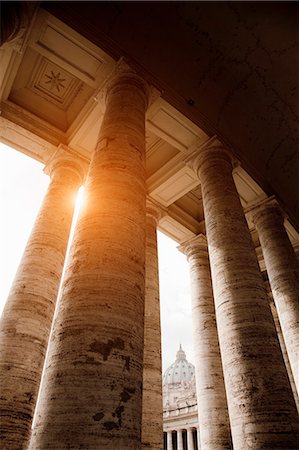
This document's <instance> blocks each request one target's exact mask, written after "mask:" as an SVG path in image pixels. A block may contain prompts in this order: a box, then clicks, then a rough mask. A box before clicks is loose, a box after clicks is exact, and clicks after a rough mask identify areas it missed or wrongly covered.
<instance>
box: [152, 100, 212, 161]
mask: <svg viewBox="0 0 299 450" xmlns="http://www.w3.org/2000/svg"><path fill="white" fill-rule="evenodd" d="M146 119H147V127H148V129H149V130H151V131H152V132H153V133H155V134H156V135H157V136H160V137H161V138H162V139H164V140H165V141H166V142H169V144H171V145H173V146H174V147H175V148H177V149H178V150H180V151H181V152H183V153H185V154H188V153H189V152H190V150H189V149H190V148H193V147H194V145H195V143H196V145H200V143H201V142H204V141H206V140H208V139H209V137H208V136H207V135H206V134H205V133H204V132H203V131H202V130H201V129H200V128H199V127H197V126H196V125H194V123H192V122H191V121H190V120H188V119H187V118H186V117H184V116H183V115H182V114H181V113H179V112H178V111H177V110H176V109H175V108H173V107H172V106H171V105H169V103H167V102H166V101H165V100H163V99H162V98H158V99H157V100H156V101H155V102H154V103H153V104H152V105H151V107H150V108H149V109H148V111H147V114H146Z"/></svg>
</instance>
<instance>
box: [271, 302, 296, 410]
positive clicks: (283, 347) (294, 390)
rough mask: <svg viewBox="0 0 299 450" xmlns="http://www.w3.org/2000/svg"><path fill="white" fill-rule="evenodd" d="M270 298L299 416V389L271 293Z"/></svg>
mask: <svg viewBox="0 0 299 450" xmlns="http://www.w3.org/2000/svg"><path fill="white" fill-rule="evenodd" d="M268 296H269V299H270V308H271V311H272V316H273V319H274V323H275V327H276V331H277V336H278V340H279V343H280V348H281V352H282V356H283V360H284V363H285V366H286V369H287V373H288V376H289V380H290V384H291V388H292V392H293V396H294V399H295V403H296V406H297V411H298V414H299V398H298V394H297V389H296V385H295V381H294V377H293V372H292V369H291V365H290V360H289V357H288V353H287V349H286V345H285V342H284V338H283V335H282V331H281V326H280V322H279V318H278V314H277V309H276V306H275V303H274V301H273V297H272V293H271V295H269V293H268Z"/></svg>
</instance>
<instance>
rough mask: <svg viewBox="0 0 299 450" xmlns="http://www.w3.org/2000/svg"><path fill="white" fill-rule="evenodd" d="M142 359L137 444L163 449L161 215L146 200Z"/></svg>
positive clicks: (143, 446) (145, 447) (142, 446)
mask: <svg viewBox="0 0 299 450" xmlns="http://www.w3.org/2000/svg"><path fill="white" fill-rule="evenodd" d="M146 206H147V208H146V253H145V309H144V360H143V391H142V431H141V448H142V449H144V450H145V449H152V450H162V449H163V402H162V360H161V326H160V299H159V273H158V249H157V222H158V220H159V217H160V215H161V213H160V211H159V209H158V208H157V207H156V206H155V205H154V204H153V203H151V202H149V201H147V203H146Z"/></svg>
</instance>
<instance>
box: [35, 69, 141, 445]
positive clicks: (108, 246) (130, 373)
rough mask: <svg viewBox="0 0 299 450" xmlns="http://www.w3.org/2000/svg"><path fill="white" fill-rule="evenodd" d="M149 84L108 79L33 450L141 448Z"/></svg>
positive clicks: (130, 76)
mask: <svg viewBox="0 0 299 450" xmlns="http://www.w3.org/2000/svg"><path fill="white" fill-rule="evenodd" d="M146 91H147V86H146V84H145V83H144V81H143V80H142V79H141V78H139V77H138V76H137V75H135V74H134V73H133V72H131V71H129V70H126V69H124V70H123V71H121V72H120V73H118V75H117V76H116V77H115V78H114V79H113V80H112V81H111V82H110V84H109V87H108V91H107V108H106V113H105V116H104V120H103V123H102V127H101V131H100V134H99V139H98V142H97V146H96V150H95V153H94V156H93V159H92V162H91V166H90V171H89V174H88V176H87V183H86V204H85V207H84V209H83V211H82V213H81V216H80V218H79V220H78V224H77V229H76V232H75V236H74V243H73V248H72V250H71V258H70V260H69V265H68V268H67V273H66V277H65V281H64V284H63V288H62V296H61V301H60V307H59V310H58V314H57V320H56V322H55V323H54V328H53V333H52V336H51V339H50V347H49V353H48V358H47V363H46V369H45V376H44V380H43V383H42V388H41V393H40V399H39V407H38V411H37V423H36V427H35V429H34V431H33V435H32V439H31V442H30V448H31V449H34V450H37V449H40V450H46V449H53V450H58V449H59V450H63V449H76V450H78V449H85V450H86V449H92V450H94V449H102V450H104V449H110V450H117V449H121V450H123V449H130V450H137V449H140V442H141V394H142V375H143V373H142V362H143V330H144V323H143V322H144V320H143V317H144V285H145V271H144V266H145V198H146V196H145V192H146V190H145V167H144V159H145V110H146V106H147V92H146Z"/></svg>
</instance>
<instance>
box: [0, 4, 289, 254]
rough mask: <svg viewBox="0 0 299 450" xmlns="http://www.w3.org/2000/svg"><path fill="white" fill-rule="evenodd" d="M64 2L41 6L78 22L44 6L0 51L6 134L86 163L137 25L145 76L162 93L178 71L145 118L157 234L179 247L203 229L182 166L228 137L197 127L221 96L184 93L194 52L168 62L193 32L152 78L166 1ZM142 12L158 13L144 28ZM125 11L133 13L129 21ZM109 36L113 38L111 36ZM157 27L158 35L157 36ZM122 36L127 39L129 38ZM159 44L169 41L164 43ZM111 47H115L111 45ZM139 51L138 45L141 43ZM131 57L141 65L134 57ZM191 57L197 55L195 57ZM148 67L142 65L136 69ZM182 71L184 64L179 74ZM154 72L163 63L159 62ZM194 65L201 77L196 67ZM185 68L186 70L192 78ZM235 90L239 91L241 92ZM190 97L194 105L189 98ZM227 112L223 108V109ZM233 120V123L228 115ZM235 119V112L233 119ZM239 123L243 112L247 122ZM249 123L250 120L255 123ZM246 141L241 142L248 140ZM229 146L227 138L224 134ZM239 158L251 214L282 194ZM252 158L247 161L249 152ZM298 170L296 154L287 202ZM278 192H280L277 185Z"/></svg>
mask: <svg viewBox="0 0 299 450" xmlns="http://www.w3.org/2000/svg"><path fill="white" fill-rule="evenodd" d="M60 4H61V3H60V2H59V3H57V4H56V3H53V4H51V5H45V6H46V8H47V9H55V11H52V12H54V13H55V14H56V15H59V14H58V13H60V15H62V16H64V15H67V16H68V20H67V22H70V21H71V22H72V21H73V23H72V27H70V26H68V25H66V23H65V22H66V20H65V19H64V17H61V18H63V21H61V20H59V19H57V17H54V16H53V15H52V14H50V13H49V12H48V11H47V10H46V9H43V8H39V9H37V11H36V14H35V16H34V19H33V21H32V22H31V24H30V26H28V27H27V28H26V30H24V33H23V34H22V36H21V38H19V39H18V40H17V41H12V42H11V43H7V44H5V45H4V46H3V47H1V49H0V58H1V64H0V82H1V83H0V86H1V88H0V95H1V117H0V138H1V140H2V141H3V142H5V143H7V144H9V145H11V146H13V147H15V148H17V149H18V150H20V151H22V152H24V153H26V154H28V155H30V156H31V157H33V158H35V159H37V160H39V161H42V162H44V163H45V164H47V162H48V161H49V160H50V158H51V157H52V156H53V155H54V154H55V152H56V151H57V149H60V148H63V149H65V150H66V151H69V152H71V153H72V154H73V155H75V156H76V155H77V156H80V157H82V158H84V159H86V160H87V161H88V160H89V159H90V158H91V155H92V152H93V150H94V147H95V144H96V139H97V135H98V132H99V129H100V126H101V121H102V118H103V114H104V109H105V106H104V100H103V87H104V85H105V83H106V81H107V79H108V78H109V76H110V75H111V74H112V73H113V71H114V70H115V68H116V67H117V65H118V64H119V56H120V55H121V53H120V55H118V54H117V51H120V50H117V48H118V46H119V45H120V42H121V45H122V46H125V47H126V46H127V45H128V46H129V44H130V43H131V44H130V45H131V46H132V52H133V53H134V51H135V50H136V51H137V47H138V45H137V46H135V44H134V42H135V41H136V37H137V36H139V35H138V34H136V33H135V29H136V30H137V31H138V30H139V32H140V33H141V37H140V42H139V44H140V46H142V45H143V47H142V48H143V50H144V56H145V60H144V61H145V62H144V61H143V59H142V58H141V59H140V61H139V63H138V64H139V70H140V71H141V73H142V74H143V76H145V77H147V79H150V81H152V82H154V85H156V87H158V88H159V89H164V88H163V86H164V83H165V80H166V78H167V76H166V75H167V73H168V72H169V73H168V75H169V76H171V73H172V76H171V78H172V79H171V80H170V81H171V84H170V86H169V90H167V88H165V90H164V91H163V92H162V95H160V92H159V91H158V90H156V89H153V92H152V96H151V104H150V107H149V109H148V111H147V116H146V173H147V187H148V195H149V197H150V198H151V199H152V200H153V201H155V202H156V203H158V204H159V205H160V206H161V208H162V209H163V210H164V216H163V218H162V219H161V222H160V224H159V228H160V230H161V231H163V232H164V233H166V234H167V235H168V236H170V237H172V238H173V239H175V240H176V241H177V242H178V243H183V242H185V241H186V240H188V239H190V238H192V237H194V236H195V235H196V234H198V233H201V232H204V217H203V210H202V201H201V189H200V182H199V180H198V178H197V176H196V175H195V173H194V172H193V171H192V170H191V169H190V168H189V167H188V166H187V165H186V161H187V160H188V158H190V156H191V155H193V154H194V152H196V151H197V150H198V149H199V148H202V147H204V146H206V145H207V144H209V145H210V144H213V143H216V144H217V142H219V140H221V141H222V142H223V139H222V136H219V135H218V134H215V131H216V128H215V129H214V128H213V127H212V126H211V127H209V126H208V125H207V122H205V123H201V120H200V119H201V115H200V114H199V113H200V107H202V108H203V109H204V110H205V111H206V112H207V117H208V115H209V114H210V112H211V111H212V110H213V108H212V107H211V105H213V104H214V106H215V107H216V103H215V100H213V99H212V98H211V97H210V101H209V105H207V107H206V108H205V105H204V101H206V100H205V97H204V95H203V94H202V93H200V92H201V88H200V85H198V87H199V90H198V92H197V91H196V90H195V91H190V92H189V93H188V95H187V93H186V96H185V97H183V96H182V94H183V92H185V91H184V89H185V88H186V87H188V86H189V87H190V86H192V83H193V81H194V80H193V81H192V70H191V68H190V64H191V63H192V61H191V60H192V58H191V53H192V51H193V50H192V49H191V48H190V49H189V50H188V52H189V51H190V52H191V53H190V54H189V56H188V55H187V54H182V53H181V54H182V55H183V56H182V58H183V59H182V60H181V63H180V64H179V65H177V66H176V65H174V66H172V62H171V61H172V58H176V57H177V56H178V55H174V53H177V54H179V51H180V52H182V46H183V44H184V42H185V39H187V37H188V36H185V37H183V36H182V34H181V33H182V30H181V29H180V27H179V26H178V27H177V28H176V31H177V33H176V37H175V38H174V35H173V37H172V38H171V36H168V39H169V40H170V41H171V42H172V43H173V45H175V46H174V47H171V48H170V47H169V48H168V50H167V54H166V53H165V55H164V56H165V58H166V57H167V64H164V69H163V70H162V72H161V73H160V72H159V71H158V70H157V73H154V72H153V71H152V70H150V71H149V73H150V74H148V73H145V72H144V71H145V69H146V64H153V66H154V61H155V58H156V57H155V56H154V54H153V53H152V51H153V48H154V47H152V46H153V45H154V44H156V45H157V46H158V44H159V42H160V43H162V44H163V43H164V41H163V39H162V36H161V34H164V32H166V30H164V31H163V30H162V29H160V27H162V28H163V24H162V23H161V20H162V17H163V15H162V16H161V17H160V15H159V14H158V13H159V11H160V13H161V14H162V13H163V14H164V13H166V11H168V8H167V6H166V4H164V5H162V4H160V5H156V4H144V6H142V7H141V5H140V4H137V5H136V9H134V8H132V7H131V6H130V5H127V4H121V5H118V4H113V6H111V7H110V4H106V3H103V4H101V3H95V4H94V3H91V4H88V7H86V4H85V7H84V5H83V4H80V3H78V4H77V3H76V2H75V3H71V4H69V3H66V4H65V5H63V6H64V7H65V9H64V7H63V8H62V9H60V7H59V5H60ZM168 5H169V12H170V15H169V20H170V22H171V21H172V20H173V19H174V16H175V14H177V13H178V12H179V11H180V5H181V4H178V5H177V7H176V8H174V7H173V6H171V4H168ZM117 8H120V9H119V12H118V15H117V14H116V11H117V10H118V9H117ZM143 8H144V9H143ZM159 8H161V10H160V9H159ZM187 10H188V8H187ZM187 10H186V11H187ZM142 11H143V13H144V14H149V16H147V17H152V19H153V20H154V18H155V20H156V21H154V22H151V20H150V21H149V22H151V26H150V24H149V23H148V21H146V24H147V25H146V26H144V27H142V26H141V24H140V23H139V24H136V23H135V21H136V20H137V16H138V14H141V12H142ZM68 13H69V15H68ZM87 13H88V14H87ZM181 13H182V11H181ZM181 13H180V14H181ZM190 13H191V11H190ZM78 14H81V20H80V23H79V22H78V23H77V22H76V20H75V18H77V20H78V17H79V16H77V15H78ZM115 14H116V15H115ZM123 14H124V16H123ZM128 14H132V15H133V16H132V17H131V19H130V20H129V16H128ZM96 15H100V16H101V20H100V21H99V22H98V25H97V28H100V29H101V33H107V36H106V37H105V39H104V38H103V42H104V45H103V46H100V45H99V42H98V41H97V39H99V37H98V34H97V33H96V30H97V28H96V27H95V21H94V20H93V17H95V16H96ZM105 15H106V22H105V27H104V26H103V27H102V26H100V24H101V23H100V22H101V21H102V20H103V17H105ZM151 15H152V16H151ZM175 17H176V16H175ZM113 18H114V19H113ZM121 18H122V19H121ZM121 20H124V22H123V23H122V22H121ZM89 21H90V22H89ZM115 21H116V23H117V26H116V28H117V29H118V32H117V33H119V39H120V42H118V43H115V42H114V41H113V42H112V41H111V42H110V41H109V39H110V38H111V39H112V37H113V36H114V37H113V39H116V36H115V35H114V34H117V33H116V31H115V30H114V28H115V25H113V24H114V23H115ZM119 21H120V22H119ZM134 23H135V25H136V26H135V28H134V26H133V25H134ZM88 24H89V25H88ZM121 24H122V25H121ZM164 25H165V24H164ZM181 25H182V24H181ZM185 25H186V24H185ZM185 25H184V26H185ZM182 26H183V25H182ZM81 28H82V29H81ZM164 28H165V27H164ZM166 28H167V27H166ZM75 29H77V31H75ZM128 29H129V30H130V31H128ZM88 30H89V32H88ZM113 30H114V31H113ZM125 30H127V32H125ZM142 30H143V31H142ZM78 31H80V33H78ZM109 33H110V34H111V36H110V38H109V39H108V35H109ZM151 33H154V34H155V33H156V37H155V39H153V42H152V38H151V36H152V34H151ZM82 34H84V35H85V37H83V35H82ZM86 36H87V37H88V39H87V38H86ZM101 36H102V35H101ZM122 36H124V40H122ZM125 36H127V37H126V38H125ZM165 39H166V38H165ZM172 39H173V40H172ZM137 40H138V39H137ZM142 40H143V44H142ZM108 41H109V46H110V47H111V48H110V50H109V49H108V50H109V51H108V50H107V47H109V46H108V44H107V42H108ZM170 41H169V42H170ZM167 42H168V41H167ZM133 44H134V45H133ZM185 44H186V42H185ZM113 46H115V48H114V47H113ZM135 47H136V48H135ZM160 47H164V44H163V45H160ZM112 48H114V49H113V50H112ZM134 48H135V50H134ZM175 48H176V50H175ZM138 51H141V48H140V49H139V50H138ZM165 51H166V48H165V49H163V48H161V52H162V53H163V52H165ZM188 52H187V53H188ZM124 55H125V56H128V52H127V51H126V52H124ZM133 56H134V61H135V59H136V55H135V54H134V55H133ZM139 56H140V55H139ZM189 58H191V59H190V61H189ZM185 59H186V61H185ZM143 63H144V66H143V67H142V68H140V66H141V65H142V64H143ZM193 63H194V61H193ZM191 65H192V64H191ZM166 66H169V68H171V70H170V71H169V70H168V69H167V68H166ZM182 67H183V68H184V70H183V71H182ZM156 69H159V65H158V66H157V67H156ZM189 69H190V70H189ZM193 69H194V73H195V72H196V66H194V68H193ZM158 72H159V73H158ZM166 72H167V73H166ZM184 72H186V75H185V74H184ZM153 73H154V75H153ZM194 73H193V75H194ZM159 76H161V80H159V79H158V77H159ZM207 76H208V75H207ZM215 76H216V75H215ZM164 78H165V79H164ZM179 79H180V82H179ZM188 80H189V81H188ZM175 82H178V83H179V85H178V86H177V89H178V90H177V91H176V93H175V94H174V91H173V90H172V87H173V86H174V83H175ZM189 83H190V84H189ZM216 84H217V83H216ZM189 87H188V89H189ZM219 89H220V87H219ZM184 95H185V94H184ZM236 95H241V94H237V93H236ZM197 96H199V97H198V99H199V98H200V99H202V102H203V103H202V102H201V101H200V102H199V100H197ZM184 98H185V100H186V99H189V100H190V99H192V100H193V101H194V105H191V104H190V105H188V104H187V102H186V101H185V100H184ZM178 100H179V101H178ZM183 100H184V101H185V103H184V108H185V107H186V105H187V109H188V108H189V109H190V108H191V110H192V111H195V114H193V113H192V114H193V115H192V114H188V115H189V116H190V117H189V118H188V117H187V116H186V113H185V111H184V108H181V107H180V105H182V102H183ZM189 103H192V102H190V101H189ZM199 105H200V106H199ZM245 109H246V108H244V110H245ZM187 112H188V111H187ZM223 113H224V114H225V112H223ZM197 114H198V117H197ZM191 116H192V117H191ZM211 117H212V116H211ZM228 117H229V119H231V118H232V116H231V114H229V116H228ZM191 119H192V120H191ZM237 119H238V117H236V120H237ZM243 119H244V117H243V116H242V117H241V121H242V120H243ZM223 120H224V119H223ZM220 122H221V121H220ZM220 122H219V123H220ZM221 123H222V122H221ZM240 126H241V125H240V124H238V123H235V127H234V129H235V131H236V133H237V134H238V135H240V136H241V134H242V133H243V132H242V130H241V128H240ZM248 126H250V123H249V122H248ZM240 136H239V137H237V139H239V138H240ZM243 137H244V139H245V137H246V136H245V135H244V136H243ZM233 138H235V137H233ZM225 142H228V140H226V141H225ZM244 142H245V141H244ZM245 148H246V146H243V144H242V146H241V147H240V148H239V147H238V150H240V149H243V150H244V149H245ZM277 151H278V152H279V151H280V150H277ZM255 152H256V150H255ZM235 154H236V155H237V156H239V160H240V164H239V165H238V166H237V167H236V169H235V170H234V178H235V182H236V186H237V189H238V192H239V194H240V197H241V202H242V205H243V207H244V209H245V211H246V210H247V209H249V208H250V207H251V206H252V205H254V204H256V203H257V202H259V201H261V200H263V199H265V198H266V197H267V194H269V193H270V194H272V193H274V192H276V191H275V190H274V188H273V189H272V187H271V188H269V186H270V184H269V180H268V179H267V176H266V175H267V174H266V175H265V174H263V173H262V170H260V169H261V168H260V167H259V164H260V159H261V160H263V158H262V157H260V158H257V159H256V161H255V164H256V165H257V166H258V167H257V168H258V169H259V170H258V172H259V175H262V179H263V182H259V183H258V182H257V181H259V180H258V178H256V177H255V171H253V172H250V170H249V169H248V167H249V166H250V164H249V165H246V163H245V159H244V160H243V158H240V154H239V153H238V152H235ZM255 154H256V153H255ZM247 156H250V157H251V156H252V155H251V154H250V155H246V157H247ZM249 159H250V158H249ZM271 167H272V166H271ZM292 170H293V172H294V170H295V171H296V167H295V164H294V163H293V164H292V161H291V160H290V174H289V175H290V178H289V180H284V184H285V185H286V187H283V189H282V191H281V192H280V194H281V196H282V198H283V195H284V193H285V189H286V191H288V190H289V189H291V187H292V183H293V184H294V180H293V178H292V177H293V175H292V173H293V172H292ZM254 178H255V179H254ZM276 181H277V180H276ZM278 181H279V180H278ZM295 182H296V180H295ZM293 187H294V186H293ZM278 188H280V184H279V183H278ZM267 189H269V191H267ZM294 196H295V189H294V192H293V197H294ZM288 200H292V199H288ZM292 201H293V200H292ZM292 201H291V208H289V209H290V211H291V212H292V213H293V216H294V215H295V213H296V208H295V209H294V208H293V209H292V205H293V204H292ZM293 216H292V217H293ZM249 225H250V227H251V228H252V234H253V238H254V240H255V241H256V245H257V246H258V239H257V236H256V233H255V232H254V230H253V227H252V226H251V224H250V222H249ZM287 230H288V232H289V235H290V237H291V239H292V241H293V242H294V243H295V242H297V241H298V233H297V232H296V231H295V229H294V227H293V226H292V225H291V223H290V221H288V222H287Z"/></svg>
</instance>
